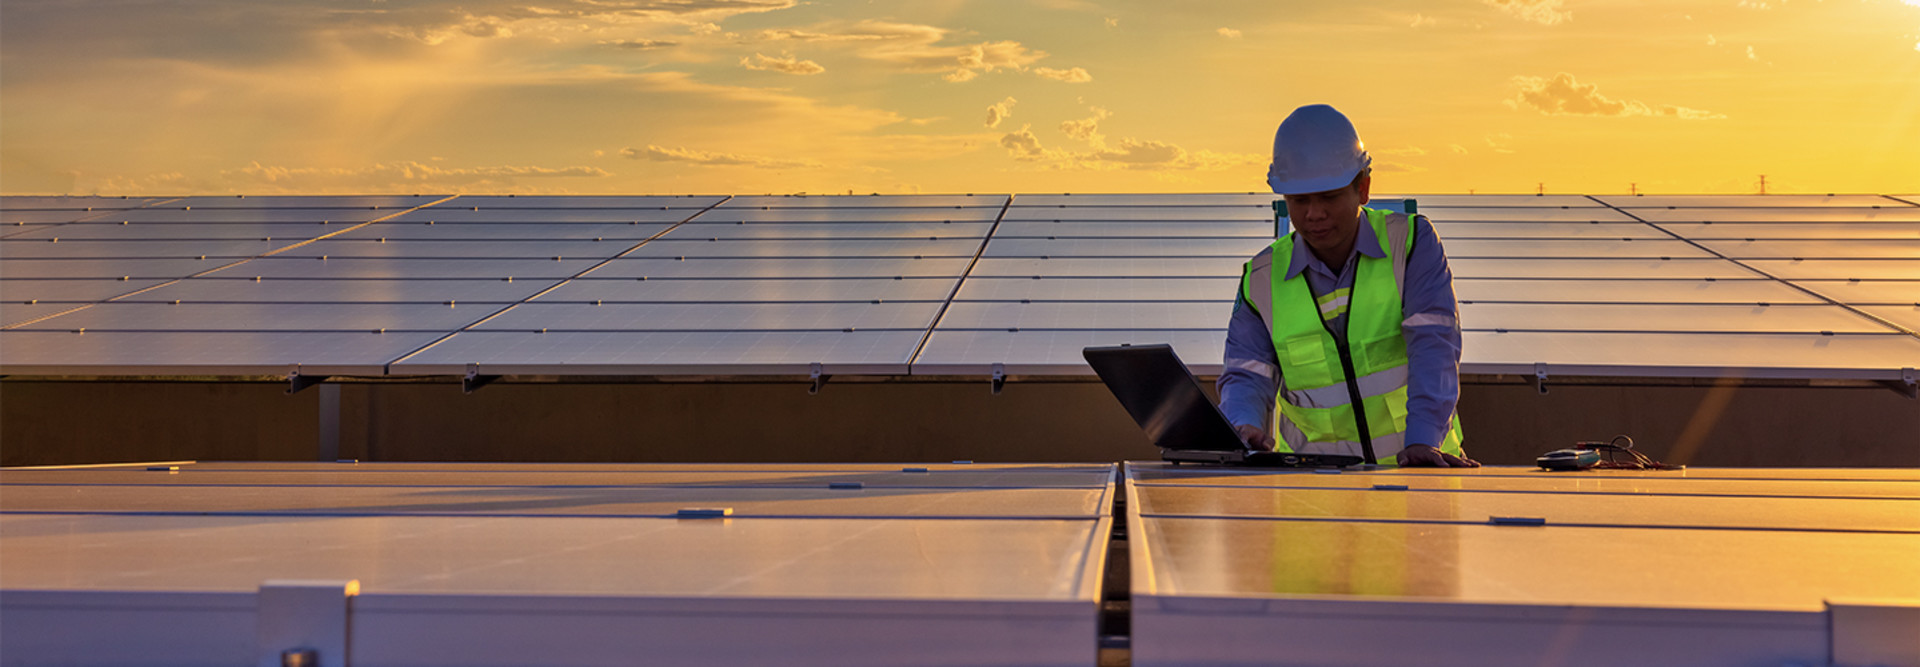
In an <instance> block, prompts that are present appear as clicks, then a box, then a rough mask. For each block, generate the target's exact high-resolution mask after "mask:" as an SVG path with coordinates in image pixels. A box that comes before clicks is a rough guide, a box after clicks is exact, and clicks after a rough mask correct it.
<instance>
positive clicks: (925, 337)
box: [907, 194, 1064, 375]
mask: <svg viewBox="0 0 1920 667" xmlns="http://www.w3.org/2000/svg"><path fill="white" fill-rule="evenodd" d="M1018 196H1019V195H1017V194H1008V195H1007V201H1006V202H1005V203H1003V204H1001V205H1000V215H997V216H994V218H993V226H992V227H989V228H987V234H986V236H983V237H981V238H980V247H979V248H976V249H974V251H973V259H972V260H970V261H968V262H967V268H966V270H964V271H961V272H960V279H959V280H956V281H954V282H953V291H952V292H949V293H947V299H946V301H945V302H943V303H941V304H940V312H939V313H938V314H935V315H934V316H933V322H932V323H930V324H928V325H927V329H926V331H925V332H923V333H922V334H921V335H920V344H919V345H916V346H914V348H913V354H912V355H909V356H908V357H907V373H908V374H909V375H911V374H912V373H913V365H914V364H916V363H919V362H920V353H921V352H924V351H926V349H927V341H929V340H933V332H935V331H938V330H939V329H940V321H941V320H944V319H946V317H947V309H948V308H952V307H953V301H954V299H956V298H958V297H959V296H960V288H962V287H966V285H967V278H968V277H970V276H972V275H973V267H976V266H979V265H980V257H981V256H983V255H985V254H986V252H987V244H989V243H993V234H994V232H997V231H999V230H1000V221H1002V220H1005V219H1006V218H1007V211H1008V210H1010V209H1012V208H1013V200H1014V198H1015V197H1018ZM1063 208H1064V207H1063Z"/></svg>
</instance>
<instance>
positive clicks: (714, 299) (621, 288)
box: [540, 272, 958, 303]
mask: <svg viewBox="0 0 1920 667" xmlns="http://www.w3.org/2000/svg"><path fill="white" fill-rule="evenodd" d="M594 275H598V272H596V273H594V274H589V277H587V278H582V279H579V280H575V281H572V282H569V283H567V284H565V285H561V286H560V287H558V288H555V289H554V290H553V291H552V292H548V293H546V294H544V295H542V296H541V297H540V300H541V301H543V302H592V301H601V302H607V303H616V302H691V303H729V302H799V301H810V302H821V301H850V302H871V301H876V300H878V301H883V302H892V301H935V302H938V301H944V300H946V298H947V295H949V294H952V293H953V284H954V283H955V282H958V279H957V278H956V277H932V278H907V279H904V280H894V279H892V278H819V279H796V278H771V279H714V280H702V279H666V278H655V279H651V280H633V279H617V278H616V279H603V278H595V277H592V276H594Z"/></svg>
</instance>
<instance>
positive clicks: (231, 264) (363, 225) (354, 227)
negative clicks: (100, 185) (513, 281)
mask: <svg viewBox="0 0 1920 667" xmlns="http://www.w3.org/2000/svg"><path fill="white" fill-rule="evenodd" d="M459 197H460V195H449V196H447V197H446V198H444V199H440V200H438V201H432V202H427V203H425V204H421V205H419V206H415V207H412V208H409V209H406V210H404V211H399V212H397V213H391V214H388V215H383V216H380V217H377V218H374V219H372V220H368V221H366V222H362V223H360V224H357V225H352V226H349V227H347V228H345V229H342V230H340V231H337V232H333V233H330V234H322V235H320V236H316V237H313V238H310V239H307V240H305V241H301V242H299V243H295V244H292V245H289V246H285V247H281V248H274V249H273V250H269V251H266V252H263V253H260V254H258V255H254V256H252V257H247V258H245V259H241V260H238V261H234V262H229V263H227V264H223V265H220V266H216V267H214V268H211V269H207V270H205V271H201V272H199V273H195V274H190V275H187V276H182V277H180V278H174V279H172V280H168V281H165V282H162V283H160V284H158V285H152V286H149V287H146V288H143V289H138V290H134V291H132V292H128V293H126V294H121V295H119V296H115V297H110V298H106V299H101V300H99V301H95V302H92V303H89V304H87V305H84V306H81V307H79V308H73V309H70V310H64V311H61V312H58V313H54V314H52V315H47V316H44V317H38V318H34V319H31V320H27V321H25V322H19V323H16V324H11V325H7V326H5V327H0V331H10V330H13V329H18V328H20V327H24V326H27V325H30V324H38V323H40V322H45V321H47V320H50V319H53V318H55V317H60V316H62V315H68V314H71V313H76V312H79V311H82V310H86V309H88V308H92V307H94V306H97V305H100V304H103V303H112V302H114V301H119V300H120V299H125V298H127V297H130V296H134V295H138V294H144V293H147V292H151V291H154V290H157V289H160V288H162V287H169V286H172V285H176V284H179V283H181V282H183V281H186V280H190V279H193V278H198V277H201V276H204V275H207V274H211V273H215V272H219V271H224V270H227V269H230V268H233V267H236V266H239V265H241V264H245V263H247V262H251V261H253V260H256V259H260V258H262V257H272V256H274V255H278V254H280V253H283V252H287V251H289V250H293V249H295V248H300V247H303V246H306V245H308V244H311V243H315V242H318V241H324V240H327V239H330V238H333V237H335V236H339V235H341V234H346V233H349V232H352V231H355V230H359V229H364V228H366V227H368V226H371V225H373V224H376V223H379V222H382V221H386V220H391V219H393V218H397V217H400V216H403V215H406V214H408V213H412V212H414V211H418V210H420V209H423V208H426V207H429V206H434V205H436V204H444V203H446V202H449V201H453V200H455V199H458V198H459ZM181 199H185V198H184V197H181V198H175V199H171V200H168V201H167V202H165V203H171V202H177V201H180V200H181ZM156 205H157V203H156ZM143 208H144V207H143ZM129 210H132V209H129Z"/></svg>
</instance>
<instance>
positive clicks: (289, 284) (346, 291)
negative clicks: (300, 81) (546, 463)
mask: <svg viewBox="0 0 1920 667" xmlns="http://www.w3.org/2000/svg"><path fill="white" fill-rule="evenodd" d="M220 275H222V274H218V273H217V274H214V276H210V277H205V278H193V279H189V280H183V281H180V282H177V283H174V284H172V285H167V286H165V287H162V288H159V289H156V290H152V291H149V292H144V293H141V294H137V295H134V296H130V297H127V298H126V299H123V300H124V301H129V302H146V303H171V302H173V301H176V300H178V301H182V302H185V303H204V302H235V303H338V302H352V303H429V304H441V305H445V304H447V303H448V302H452V303H454V304H455V305H460V304H468V303H472V304H480V303H514V302H518V301H520V300H521V299H525V298H527V297H530V296H533V295H534V294H535V293H538V292H539V291H540V290H542V289H545V288H546V287H547V286H548V285H551V284H552V281H537V280H515V281H513V282H507V281H505V280H499V279H484V278H468V279H419V280H411V279H377V278H376V279H364V280H354V279H303V280H285V279H275V280H260V281H255V280H253V279H252V278H250V277H247V278H242V277H238V276H233V277H226V278H221V277H217V276H220ZM45 282H49V283H51V282H54V281H45Z"/></svg>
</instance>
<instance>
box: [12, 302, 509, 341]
mask: <svg viewBox="0 0 1920 667" xmlns="http://www.w3.org/2000/svg"><path fill="white" fill-rule="evenodd" d="M495 310H498V308H485V307H481V306H479V305H478V304H470V305H469V307H467V308H460V307H458V306H457V305H454V306H449V305H445V304H391V303H324V304H314V303H184V302H183V303H178V304H175V303H104V304H100V305H97V306H94V307H92V308H88V309H86V310H83V311H79V312H76V313H71V314H67V315H62V316H60V317H56V318H52V319H49V320H46V321H43V322H39V323H36V324H32V325H28V326H25V327H21V328H18V329H14V331H75V330H80V329H85V330H86V331H87V334H88V335H92V334H94V333H95V332H104V331H134V332H158V331H236V332H266V331H293V332H337V331H346V332H356V333H358V332H368V331H388V332H396V331H427V332H440V333H444V332H447V331H452V330H454V329H458V328H460V327H463V326H466V325H468V324H471V323H473V322H474V321H475V320H478V319H480V318H482V317H485V316H487V315H489V314H491V313H493V312H494V311H495Z"/></svg>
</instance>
